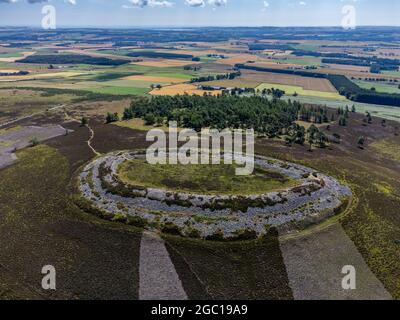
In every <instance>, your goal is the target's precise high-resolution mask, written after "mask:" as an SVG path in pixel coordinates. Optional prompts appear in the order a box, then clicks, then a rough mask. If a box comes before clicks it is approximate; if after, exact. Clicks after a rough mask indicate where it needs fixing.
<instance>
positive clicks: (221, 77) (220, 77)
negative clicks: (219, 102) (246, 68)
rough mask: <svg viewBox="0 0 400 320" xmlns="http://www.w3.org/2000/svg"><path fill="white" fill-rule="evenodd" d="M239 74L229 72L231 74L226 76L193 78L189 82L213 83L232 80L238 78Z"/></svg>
mask: <svg viewBox="0 0 400 320" xmlns="http://www.w3.org/2000/svg"><path fill="white" fill-rule="evenodd" d="M240 76H241V72H240V71H238V72H231V73H226V74H217V75H215V76H214V75H209V76H203V77H198V78H193V79H191V80H190V82H191V83H195V82H207V81H215V80H225V79H228V80H233V79H235V78H236V77H240Z"/></svg>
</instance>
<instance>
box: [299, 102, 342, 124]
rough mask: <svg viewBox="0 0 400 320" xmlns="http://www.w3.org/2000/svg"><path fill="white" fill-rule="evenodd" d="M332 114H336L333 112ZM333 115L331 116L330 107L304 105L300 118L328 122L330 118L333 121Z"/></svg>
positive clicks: (307, 120) (314, 121)
mask: <svg viewBox="0 0 400 320" xmlns="http://www.w3.org/2000/svg"><path fill="white" fill-rule="evenodd" d="M332 116H334V114H333V113H332ZM332 116H331V118H329V115H328V108H327V107H326V106H325V107H321V106H309V107H306V106H304V105H303V106H302V107H301V108H300V110H299V119H300V120H302V121H306V122H313V123H318V124H321V123H328V122H329V121H330V120H331V121H332Z"/></svg>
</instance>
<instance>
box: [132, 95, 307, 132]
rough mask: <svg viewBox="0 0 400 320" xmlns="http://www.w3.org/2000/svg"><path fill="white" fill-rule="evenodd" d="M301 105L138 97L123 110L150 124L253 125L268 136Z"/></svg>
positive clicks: (239, 99) (280, 128)
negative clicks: (170, 122)
mask: <svg viewBox="0 0 400 320" xmlns="http://www.w3.org/2000/svg"><path fill="white" fill-rule="evenodd" d="M300 108H301V105H300V103H298V102H291V101H288V102H285V101H281V100H268V99H265V98H263V97H259V96H249V97H238V96H232V95H220V96H203V97H201V96H196V95H195V96H189V95H181V96H179V95H178V96H174V97H172V96H155V97H152V98H140V99H137V100H136V101H134V102H133V103H132V105H131V107H130V108H128V109H127V110H125V112H124V119H130V118H133V117H134V118H141V119H143V120H145V121H146V122H147V123H150V124H154V123H157V124H162V123H164V122H165V121H177V123H178V126H180V127H183V128H192V129H194V130H197V131H199V130H201V129H202V128H216V129H219V130H223V129H226V128H232V129H248V128H252V129H254V130H255V131H256V132H257V133H259V134H263V135H267V136H269V137H274V136H278V135H280V134H282V133H283V131H284V129H286V128H288V127H290V126H291V125H292V124H293V122H294V121H295V120H297V114H298V111H299V109H300Z"/></svg>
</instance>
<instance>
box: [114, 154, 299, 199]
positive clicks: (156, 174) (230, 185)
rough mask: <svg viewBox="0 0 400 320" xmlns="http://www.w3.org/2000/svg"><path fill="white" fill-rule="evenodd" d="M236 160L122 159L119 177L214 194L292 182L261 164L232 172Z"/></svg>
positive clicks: (133, 182)
mask: <svg viewBox="0 0 400 320" xmlns="http://www.w3.org/2000/svg"><path fill="white" fill-rule="evenodd" d="M239 167H240V166H239V165H237V164H220V165H212V164H210V165H195V164H193V165H171V164H169V165H168V164H167V165H151V164H148V163H147V161H146V160H145V159H136V160H131V161H127V162H124V163H123V164H122V165H121V166H120V168H119V172H118V173H119V177H120V178H121V180H122V181H124V182H126V183H128V184H130V185H134V186H140V187H146V188H161V189H164V190H169V191H177V192H189V193H197V194H214V195H218V194H221V195H226V194H231V195H252V194H254V195H255V194H262V193H267V192H270V191H276V190H280V189H285V188H288V187H291V186H294V185H295V182H294V181H292V180H290V179H289V178H286V177H284V176H283V175H281V174H279V173H275V172H272V171H269V170H265V169H262V168H258V167H257V168H255V171H254V173H253V174H252V175H250V176H236V174H235V170H236V169H237V168H239Z"/></svg>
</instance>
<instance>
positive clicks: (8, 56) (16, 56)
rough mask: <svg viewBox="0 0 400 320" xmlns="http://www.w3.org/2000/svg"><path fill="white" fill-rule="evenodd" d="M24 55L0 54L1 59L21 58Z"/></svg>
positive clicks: (17, 53)
mask: <svg viewBox="0 0 400 320" xmlns="http://www.w3.org/2000/svg"><path fill="white" fill-rule="evenodd" d="M20 57H23V54H21V53H19V52H0V58H20Z"/></svg>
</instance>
